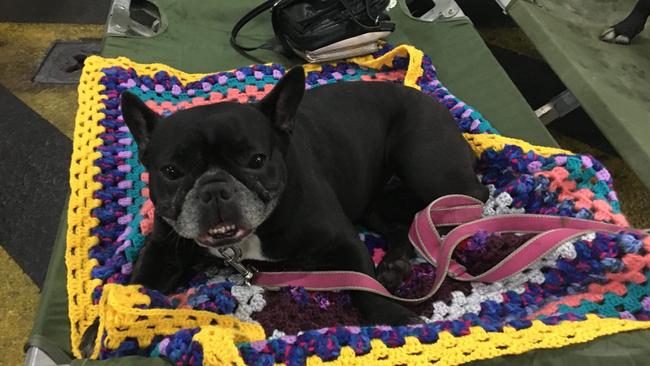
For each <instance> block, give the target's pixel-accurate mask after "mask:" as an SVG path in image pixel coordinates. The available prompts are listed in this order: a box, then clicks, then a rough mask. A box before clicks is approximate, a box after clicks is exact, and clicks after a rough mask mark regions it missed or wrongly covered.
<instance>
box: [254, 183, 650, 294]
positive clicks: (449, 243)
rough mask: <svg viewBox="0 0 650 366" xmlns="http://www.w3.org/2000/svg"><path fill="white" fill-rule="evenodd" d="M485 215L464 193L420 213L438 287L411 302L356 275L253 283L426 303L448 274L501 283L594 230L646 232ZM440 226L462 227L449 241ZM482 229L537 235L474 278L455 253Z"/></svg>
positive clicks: (417, 224)
mask: <svg viewBox="0 0 650 366" xmlns="http://www.w3.org/2000/svg"><path fill="white" fill-rule="evenodd" d="M482 214H483V203H482V202H481V201H479V200H477V199H475V198H472V197H468V196H463V195H449V196H444V197H441V198H438V199H437V200H435V201H433V202H432V203H431V204H430V205H429V206H428V207H427V208H425V209H424V210H422V211H420V212H418V213H417V214H416V215H415V218H414V220H413V223H412V224H411V227H410V229H409V234H408V237H409V240H410V241H411V244H413V246H414V247H415V248H416V249H417V251H418V252H419V253H420V255H422V257H423V258H424V259H425V260H427V261H428V262H429V263H431V264H432V265H433V266H435V267H436V276H435V280H434V284H433V287H432V288H431V290H429V292H428V293H427V294H426V295H424V296H422V297H419V298H414V299H406V298H402V297H398V296H395V295H392V294H391V293H390V292H389V291H388V290H386V288H384V286H382V285H381V284H380V283H379V282H378V281H377V280H376V279H374V278H372V277H370V276H368V275H365V274H363V273H358V272H352V271H323V272H258V273H256V274H255V275H254V276H253V279H252V282H253V283H254V284H255V285H258V286H262V287H266V288H271V289H277V288H280V287H284V286H302V287H304V288H305V289H308V290H314V291H340V290H361V291H368V292H374V293H376V294H379V295H383V296H386V297H389V298H391V299H395V300H398V301H401V302H405V303H420V302H423V301H425V300H427V299H428V298H430V297H431V296H433V295H434V294H435V293H436V291H438V289H439V288H440V285H441V284H442V282H443V281H444V279H445V277H446V276H449V277H451V278H453V279H456V280H460V281H482V282H495V281H501V280H504V279H507V278H508V277H510V276H513V275H515V274H517V273H519V272H521V271H523V270H525V269H526V268H528V267H529V266H530V265H531V264H533V263H534V262H535V261H537V260H538V259H540V258H541V257H543V256H545V255H546V254H548V253H550V252H552V251H553V250H555V249H556V248H557V247H559V246H561V245H562V244H564V243H566V242H568V241H570V240H572V239H574V238H577V237H580V236H582V235H584V234H586V233H589V232H594V231H600V232H610V233H618V232H620V231H623V230H627V231H631V232H638V233H642V234H645V233H644V232H642V231H640V230H633V229H629V228H624V227H621V226H618V225H613V224H606V223H602V222H598V221H592V220H584V219H576V218H572V217H562V216H547V215H534V214H519V215H501V216H492V217H486V218H481V216H482ZM457 225H459V226H457ZM436 226H457V227H456V228H454V229H453V230H452V231H450V232H449V234H447V236H445V238H444V239H443V238H441V237H440V235H439V234H438V230H437V229H436ZM479 230H486V231H488V232H518V233H537V235H536V236H534V237H533V238H531V239H529V240H528V241H526V242H525V243H524V244H522V245H521V246H520V247H519V248H518V249H516V250H515V251H514V252H512V253H511V254H510V255H508V256H507V257H506V258H504V259H503V260H502V261H500V262H499V263H497V264H496V265H495V266H494V267H492V268H491V269H489V270H488V271H486V272H484V273H481V274H479V275H477V276H472V275H470V274H469V273H467V271H466V268H465V267H463V266H462V265H460V264H459V263H457V262H456V261H454V260H453V259H452V254H453V252H454V250H455V249H456V247H457V246H458V245H459V244H460V243H461V242H463V241H464V240H465V239H467V238H469V237H471V236H472V235H474V234H476V232H478V231H479Z"/></svg>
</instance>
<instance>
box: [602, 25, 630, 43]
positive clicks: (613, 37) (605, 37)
mask: <svg viewBox="0 0 650 366" xmlns="http://www.w3.org/2000/svg"><path fill="white" fill-rule="evenodd" d="M600 40H601V41H603V42H607V43H616V44H630V37H629V36H626V35H625V34H618V33H617V32H616V29H615V28H614V27H609V28H607V29H605V30H604V31H603V33H602V34H601V35H600Z"/></svg>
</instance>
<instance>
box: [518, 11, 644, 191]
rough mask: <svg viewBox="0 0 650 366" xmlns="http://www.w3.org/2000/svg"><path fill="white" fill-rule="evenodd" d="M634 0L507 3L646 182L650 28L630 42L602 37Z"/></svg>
mask: <svg viewBox="0 0 650 366" xmlns="http://www.w3.org/2000/svg"><path fill="white" fill-rule="evenodd" d="M635 2H636V0H599V1H577V0H572V1H567V0H544V1H538V2H537V4H533V3H531V2H528V1H523V0H514V1H513V2H512V3H511V5H510V8H509V10H508V11H509V13H510V15H511V16H512V17H513V18H514V19H515V21H516V22H517V23H518V24H519V26H520V27H521V28H522V29H523V30H524V32H525V33H526V35H527V36H528V37H529V38H530V40H531V41H532V42H533V43H534V44H535V46H536V47H537V49H538V50H539V52H540V53H541V54H542V55H543V56H544V58H545V59H546V61H547V62H548V63H549V65H550V66H551V67H552V68H553V70H554V71H555V73H556V74H557V75H558V76H559V77H560V79H561V80H562V82H564V84H565V85H566V86H567V87H568V89H569V90H571V92H572V93H573V94H574V95H575V96H576V98H577V99H578V100H579V101H580V104H581V105H582V107H583V108H584V110H585V111H586V112H587V113H588V114H589V116H590V117H591V118H592V119H593V121H594V122H595V123H596V125H597V126H598V128H599V129H600V130H601V131H602V133H603V134H604V135H605V137H607V139H608V140H609V142H610V143H611V144H612V145H613V146H614V148H615V149H616V150H617V151H618V153H619V154H620V155H621V157H622V158H623V159H624V160H625V161H626V162H627V163H628V164H629V165H630V167H631V168H632V169H633V170H634V171H635V172H636V174H637V175H638V176H639V178H641V180H642V181H643V182H644V183H645V185H646V186H647V187H650V169H648V167H649V166H650V29H649V27H646V29H645V31H643V32H642V33H641V34H640V35H639V36H638V37H637V38H635V39H634V40H633V42H632V44H631V45H628V46H622V45H615V44H609V43H605V42H601V41H600V40H598V36H599V35H600V32H602V31H603V30H604V29H605V28H606V27H607V26H609V25H612V24H615V23H616V22H618V21H620V20H622V19H623V18H624V17H625V16H626V15H627V14H628V13H629V11H630V10H631V9H632V7H633V6H634V3H635Z"/></svg>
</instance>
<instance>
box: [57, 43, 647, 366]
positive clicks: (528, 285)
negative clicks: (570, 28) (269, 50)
mask: <svg viewBox="0 0 650 366" xmlns="http://www.w3.org/2000/svg"><path fill="white" fill-rule="evenodd" d="M305 70H306V88H308V89H309V88H316V87H319V86H320V85H325V84H329V83H336V82H352V81H355V80H369V81H372V80H381V81H390V82H396V83H404V84H405V85H407V86H410V87H413V88H416V89H419V90H421V91H422V92H423V93H426V94H428V95H430V96H431V97H432V98H435V99H436V100H437V101H438V102H440V103H442V104H443V105H444V106H445V107H447V108H448V109H449V111H450V112H451V113H452V114H453V116H454V118H455V120H456V122H457V123H458V127H459V128H460V129H461V130H462V131H463V132H464V136H465V137H466V139H467V141H468V142H469V143H470V145H471V146H472V148H473V150H474V152H475V153H476V157H477V159H478V162H479V164H478V170H479V174H480V179H481V181H482V182H483V183H484V184H486V185H487V186H488V187H489V188H490V192H491V195H490V199H489V201H488V202H487V204H486V206H485V212H484V214H485V215H495V214H508V213H513V212H517V213H519V212H529V213H540V214H547V215H562V216H574V217H579V218H586V219H593V220H600V221H605V222H610V223H616V224H619V225H621V232H620V233H619V234H607V233H591V234H588V235H585V236H583V237H581V238H578V239H576V240H573V241H571V242H568V243H566V244H564V245H562V246H561V247H559V248H558V249H557V250H555V251H554V252H552V253H550V254H548V255H547V256H545V257H544V258H542V259H541V260H539V261H538V262H536V263H535V264H534V265H533V266H532V267H531V268H529V269H528V270H526V271H524V272H522V273H520V274H518V275H516V276H514V277H512V278H510V279H508V280H506V281H503V282H498V283H471V284H468V283H462V282H457V281H454V280H452V279H447V280H446V282H445V283H444V284H443V286H442V288H441V290H440V291H439V292H438V293H437V294H436V295H435V296H434V297H433V298H432V299H431V300H430V301H427V302H425V303H423V304H420V305H418V306H416V307H415V308H414V310H415V311H417V312H418V313H419V314H420V315H421V316H422V324H419V325H409V326H399V327H388V326H370V327H359V326H358V325H357V324H358V319H357V314H356V313H355V310H354V308H353V307H351V305H350V301H349V296H348V294H346V293H323V292H307V291H305V290H304V289H302V288H296V287H293V288H284V289H282V290H280V291H274V292H273V291H265V290H263V289H262V288H259V287H256V286H246V285H244V284H243V282H242V279H241V278H240V277H239V276H238V275H235V274H234V273H233V272H231V271H229V270H228V269H223V268H221V269H220V268H215V269H214V270H213V271H208V272H206V273H198V274H197V275H196V276H195V277H194V278H193V279H192V280H191V282H190V283H188V284H187V287H185V288H182V289H179V290H178V291H176V292H175V293H172V294H162V293H159V292H157V291H152V290H149V289H146V288H142V287H140V286H133V285H132V286H128V285H126V283H127V282H128V278H129V274H130V273H131V270H132V266H133V263H134V261H135V260H136V259H137V256H138V253H139V250H140V248H141V247H142V245H143V242H144V239H145V236H146V235H147V233H149V232H150V231H151V227H152V218H153V209H154V208H153V206H152V204H151V201H149V200H148V189H147V173H146V172H145V171H144V169H143V167H142V166H141V165H140V164H139V163H138V159H137V149H136V146H135V143H134V141H133V139H132V137H131V135H130V134H129V131H128V128H127V127H126V126H125V125H124V122H123V119H122V115H121V112H120V109H119V100H120V95H121V93H123V92H124V91H126V90H128V91H130V92H132V93H135V94H137V95H138V96H139V97H140V98H142V99H143V100H144V101H146V104H147V105H148V106H149V107H151V108H152V109H153V110H155V111H156V112H157V113H159V114H161V115H163V116H165V115H169V114H171V113H174V112H175V111H177V110H179V109H183V108H191V107H193V106H197V105H202V104H207V103H218V102H222V101H239V102H242V103H247V102H251V101H254V100H258V99H260V98H261V97H263V96H264V95H265V94H266V93H267V92H268V91H269V90H270V89H271V88H272V87H273V85H274V84H275V83H276V82H277V81H278V80H279V79H280V78H281V76H282V75H283V73H284V68H283V67H282V66H280V65H254V66H251V67H242V68H239V69H236V70H232V71H228V72H220V73H214V74H208V75H196V74H186V73H183V72H181V71H178V70H174V69H172V68H170V67H167V66H165V65H160V64H150V65H141V64H136V63H134V62H132V61H130V60H128V59H125V58H118V59H104V58H100V57H96V56H93V57H89V58H88V59H87V60H86V65H85V67H84V70H83V74H82V77H81V81H80V86H79V111H78V114H77V119H76V129H75V138H74V153H73V158H72V164H71V167H70V183H71V187H72V195H71V198H70V206H69V212H68V223H69V228H68V234H67V252H66V264H67V269H68V280H67V286H68V295H69V299H70V301H69V316H70V322H71V326H72V339H71V340H72V346H73V351H74V354H75V355H76V356H77V357H80V356H81V354H80V350H79V345H80V341H81V337H82V335H83V334H84V332H85V331H86V330H87V329H88V327H89V326H90V325H91V324H93V322H95V321H98V324H99V328H98V337H97V339H96V342H95V348H94V352H93V355H92V357H93V358H102V359H103V358H110V357H119V356H124V355H146V356H152V357H157V356H160V357H166V358H167V359H169V360H170V361H172V362H173V363H175V364H190V365H201V364H205V365H220V364H229V365H232V364H236V365H243V364H248V365H271V364H278V363H279V364H282V363H286V364H287V365H302V364H305V363H307V362H309V363H312V364H320V363H321V362H328V363H334V364H341V365H343V364H345V365H347V364H359V365H366V364H378V363H381V364H390V365H396V364H415V363H426V364H436V365H458V364H462V363H465V362H468V361H472V360H479V359H487V358H492V357H496V356H500V355H510V354H518V353H522V352H526V351H528V350H532V349H539V348H557V347H562V346H565V345H569V344H575V343H580V342H586V341H589V340H592V339H594V338H596V337H599V336H603V335H607V334H613V333H617V332H623V331H630V330H635V329H642V328H650V322H648V320H649V316H650V282H648V281H647V278H648V274H649V272H648V269H647V268H646V267H647V266H648V264H649V263H650V256H649V255H648V251H649V250H650V240H648V239H647V238H643V237H639V236H638V235H637V234H634V233H630V232H626V231H625V229H624V227H626V226H627V225H628V224H627V221H626V219H625V217H624V216H623V215H622V214H621V213H620V207H619V203H618V200H617V198H616V193H615V192H614V190H613V188H612V179H611V176H610V174H609V173H608V171H607V169H606V168H605V167H604V166H602V165H601V164H600V163H599V162H598V161H597V160H595V159H594V158H593V157H591V156H587V155H579V154H573V153H571V152H569V151H564V150H560V149H554V148H545V147H539V146H532V145H530V144H528V143H526V142H523V141H520V140H515V139H510V138H506V137H503V136H500V135H499V134H498V132H497V131H496V130H495V129H494V128H493V127H492V126H491V125H490V124H489V123H488V121H486V120H485V119H484V118H483V117H482V116H481V115H480V114H479V112H477V111H476V110H474V109H473V108H471V107H470V106H468V105H467V104H465V103H463V102H462V101H460V100H459V99H458V98H456V97H455V96H454V95H452V94H451V93H450V92H449V90H447V89H446V88H445V87H444V86H443V84H442V83H441V82H440V80H439V79H438V75H437V73H436V69H435V68H434V66H433V65H432V64H431V60H430V58H429V57H427V56H425V55H423V54H422V53H421V52H420V51H419V50H417V49H415V48H413V47H410V46H400V47H397V48H391V47H389V46H386V47H385V48H383V49H382V50H381V51H379V52H378V53H376V54H374V55H372V56H367V57H360V58H354V59H351V60H348V61H346V62H340V63H336V64H325V65H306V67H305ZM359 236H360V238H361V239H362V240H364V242H365V243H366V244H367V246H368V250H370V251H371V252H372V254H373V258H374V260H375V261H376V262H379V261H380V260H381V257H382V255H383V253H384V250H385V247H386V243H385V242H384V241H383V240H382V239H381V238H380V237H379V236H378V235H376V234H374V233H372V232H368V231H366V230H364V229H363V228H359ZM528 237H529V236H527V235H526V234H523V235H518V234H515V233H489V232H480V233H478V234H476V235H474V236H473V237H471V238H468V239H467V240H466V241H465V242H464V243H463V244H462V245H461V247H460V250H459V251H458V253H457V254H456V258H455V259H456V260H457V261H459V262H460V263H461V264H463V265H464V266H466V267H467V268H468V270H469V271H470V272H476V273H478V272H481V271H483V270H485V266H489V265H490V264H492V263H496V262H497V261H499V260H500V259H502V258H504V256H506V255H507V254H508V253H510V252H511V251H512V250H514V249H515V248H516V247H517V246H518V245H519V244H520V243H522V242H523V241H525V240H526V239H528ZM433 276H434V271H433V267H432V266H430V265H429V264H428V263H425V262H424V261H422V260H420V259H418V258H416V259H414V260H413V273H412V274H411V275H410V276H409V277H408V278H407V279H406V280H405V281H404V283H403V284H402V285H401V286H400V287H399V288H398V289H397V294H398V295H399V296H403V297H415V296H419V295H422V294H423V293H424V292H426V290H427V289H428V286H429V285H430V284H431V282H432V279H433Z"/></svg>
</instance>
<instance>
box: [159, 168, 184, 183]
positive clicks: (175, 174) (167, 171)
mask: <svg viewBox="0 0 650 366" xmlns="http://www.w3.org/2000/svg"><path fill="white" fill-rule="evenodd" d="M160 172H161V173H162V174H163V175H164V176H165V177H167V178H168V179H171V180H176V179H178V178H180V177H182V176H183V172H181V171H180V170H179V169H178V168H176V167H175V166H173V165H165V166H164V167H162V168H160Z"/></svg>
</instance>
